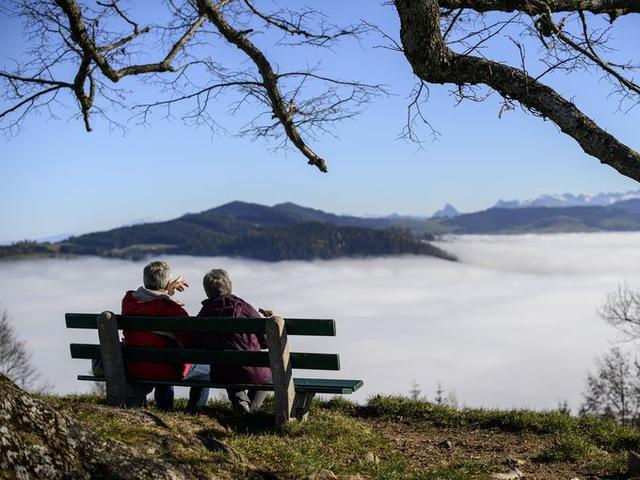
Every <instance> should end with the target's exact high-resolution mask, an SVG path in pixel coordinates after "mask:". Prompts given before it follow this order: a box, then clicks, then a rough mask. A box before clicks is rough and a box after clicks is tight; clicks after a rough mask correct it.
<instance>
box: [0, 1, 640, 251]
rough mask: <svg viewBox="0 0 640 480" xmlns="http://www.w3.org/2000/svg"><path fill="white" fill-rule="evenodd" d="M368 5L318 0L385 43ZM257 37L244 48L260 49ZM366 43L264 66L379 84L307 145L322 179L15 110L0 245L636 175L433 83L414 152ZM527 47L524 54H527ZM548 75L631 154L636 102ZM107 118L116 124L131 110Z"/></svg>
mask: <svg viewBox="0 0 640 480" xmlns="http://www.w3.org/2000/svg"><path fill="white" fill-rule="evenodd" d="M379 3H381V2H371V1H369V0H366V1H365V0H362V1H350V2H344V1H340V2H338V1H328V2H322V4H323V8H324V9H325V11H326V13H327V14H328V16H329V18H330V19H331V21H333V22H335V23H349V22H353V21H357V20H358V19H360V18H365V19H366V20H368V21H371V22H373V23H377V24H379V25H380V26H381V27H382V28H383V29H384V30H385V31H387V32H388V33H389V34H391V35H393V36H394V37H397V35H398V33H397V32H398V21H397V17H396V15H395V13H394V11H393V9H392V8H391V7H388V6H387V7H385V6H382V5H380V4H379ZM135 13H137V14H141V15H144V12H135ZM639 27H640V17H638V16H636V17H635V18H633V17H632V16H628V17H627V18H623V19H622V20H619V22H618V24H617V25H616V28H615V30H614V33H615V44H614V46H616V47H617V48H618V49H619V50H620V51H619V52H617V53H616V55H619V56H620V57H624V56H625V54H629V55H627V56H631V54H632V51H633V46H634V45H637V32H638V28H639ZM0 32H1V33H0V40H1V41H2V42H1V44H2V47H0V66H1V67H8V66H9V65H10V61H9V60H8V58H22V57H21V55H22V52H23V50H24V48H25V47H24V45H23V44H22V36H21V25H20V23H19V22H18V21H17V20H15V19H8V18H6V17H1V18H0ZM261 40H262V39H261V38H257V39H256V43H257V44H258V45H261V43H260V42H261ZM380 43H381V40H380V39H379V38H377V37H375V36H369V37H367V38H365V39H364V40H363V41H362V42H361V43H359V44H358V43H356V42H347V43H345V44H342V45H340V46H339V47H336V48H335V49H334V50H333V51H328V52H327V51H324V52H320V53H318V52H305V53H304V55H303V56H301V55H292V52H293V50H292V49H290V48H289V49H286V48H280V49H273V50H270V52H271V58H272V59H273V61H274V62H276V63H278V64H281V65H285V66H286V65H294V64H295V65H304V64H305V62H308V63H314V61H315V58H314V56H316V57H317V56H318V55H320V56H321V57H322V59H323V61H324V64H325V65H326V71H327V73H333V74H337V75H338V76H341V77H343V78H349V79H361V80H363V81H367V82H376V83H384V84H386V85H388V88H389V90H390V91H391V92H392V95H391V96H390V97H389V98H380V99H379V100H378V101H376V102H375V103H374V104H372V105H371V106H370V107H369V108H368V109H367V111H366V112H365V113H364V114H363V115H362V116H360V117H357V118H356V119H355V120H350V121H346V122H344V123H342V124H340V125H339V126H338V128H337V129H336V132H335V133H336V136H335V137H333V136H330V135H326V136H321V137H319V138H318V139H317V140H316V141H314V142H312V145H313V147H314V148H315V150H316V151H317V152H318V153H319V154H320V155H321V156H322V157H324V158H326V160H327V162H328V164H329V173H328V174H321V173H319V172H317V171H316V170H315V169H314V168H312V167H310V166H308V165H307V164H306V161H305V160H304V159H303V158H302V156H301V155H300V154H298V153H297V152H295V151H287V152H282V151H277V152H274V151H273V149H272V148H271V147H272V146H273V145H271V144H264V143H261V142H250V141H249V140H248V139H247V138H240V137H237V136H229V135H215V136H212V135H211V132H210V131H208V130H207V129H205V128H194V127H190V126H186V125H184V124H183V123H182V122H181V121H180V120H173V121H167V120H164V119H162V118H160V117H161V116H160V115H157V116H156V117H155V118H154V119H153V120H152V122H151V124H150V126H137V125H135V124H133V123H130V124H128V127H129V131H128V133H127V134H126V135H124V136H123V135H122V134H121V133H120V132H110V131H109V129H108V126H107V125H105V124H104V123H101V122H100V121H96V122H95V124H94V131H93V132H91V133H86V132H85V131H84V129H83V127H82V125H81V122H80V121H78V120H77V119H69V117H71V116H72V114H73V110H72V108H69V109H68V110H61V117H62V119H59V120H51V119H49V118H47V117H46V116H44V115H41V116H31V117H29V118H28V120H27V121H26V122H25V123H24V129H23V132H22V133H21V134H20V135H18V136H17V137H14V138H11V139H5V138H1V139H0V201H1V202H2V204H3V209H2V213H1V215H0V220H1V221H0V240H17V239H21V238H40V237H45V236H48V235H54V234H58V233H67V232H68V233H81V232H86V231H92V230H96V229H105V228H110V227H114V226H118V225H121V224H124V223H127V222H130V221H131V220H134V219H138V218H148V217H151V218H154V219H158V220H159V219H168V218H172V217H176V216H179V215H181V214H183V213H185V212H196V211H201V210H205V209H208V208H211V207H214V206H217V205H220V204H222V203H226V202H228V201H232V200H244V201H250V202H257V203H262V204H269V205H271V204H275V203H279V202H284V201H292V202H296V203H299V204H302V205H307V206H311V207H316V208H321V209H324V210H327V211H332V212H338V213H343V212H344V213H346V212H349V213H355V214H388V213H392V212H399V213H402V214H419V215H424V214H430V213H432V212H433V211H434V210H436V209H437V208H440V207H441V206H442V205H443V204H444V203H446V202H451V203H453V204H454V205H455V206H456V207H457V208H459V209H460V210H463V211H473V210H478V209H482V208H486V207H488V206H490V205H492V204H493V203H494V202H495V201H496V200H497V199H498V198H503V199H513V198H520V199H522V198H530V197H535V196H537V195H540V194H544V193H564V192H572V193H581V192H601V191H626V190H635V189H638V185H637V182H634V181H632V180H629V179H627V178H625V177H623V176H621V175H619V174H618V173H616V172H615V171H613V170H612V169H610V168H608V167H605V166H602V165H600V164H599V162H598V161H597V160H596V159H594V158H592V157H589V156H588V155H586V154H585V153H583V152H582V150H581V149H580V148H579V146H578V145H577V144H576V143H575V141H574V140H572V139H570V138H568V137H566V136H564V135H563V134H561V133H560V132H559V130H558V128H557V127H555V126H554V125H553V124H552V123H551V122H544V121H542V120H541V119H539V118H534V117H532V116H530V115H526V114H524V113H522V112H521V111H519V110H516V111H513V112H507V113H506V114H505V115H503V116H502V118H501V119H499V118H498V111H499V102H498V98H497V95H493V96H492V97H491V98H490V99H489V100H488V101H486V102H484V103H481V104H477V103H465V104H462V105H460V106H457V107H456V106H455V102H454V100H453V99H451V98H450V96H449V94H448V90H449V89H448V87H436V86H434V87H432V88H431V97H430V100H429V103H428V104H427V107H426V112H427V115H428V117H429V119H430V121H431V122H432V123H433V125H434V127H435V128H436V129H437V130H438V131H439V132H440V133H441V136H440V138H439V140H438V141H436V142H431V141H427V142H426V143H425V145H424V149H423V150H419V149H417V148H416V146H415V145H414V144H409V143H406V142H404V141H401V140H398V139H397V137H398V134H399V132H400V130H401V128H402V124H403V121H404V119H405V112H406V110H405V109H406V105H407V99H406V97H407V95H408V94H409V92H410V90H411V87H412V85H413V78H412V75H411V70H410V68H409V65H408V63H407V62H406V60H405V59H404V57H402V56H401V55H400V54H398V53H394V52H390V51H388V50H384V49H379V48H374V47H375V46H376V45H379V44H380ZM217 48H218V49H219V50H216V51H215V56H216V59H218V60H219V61H222V62H224V61H235V59H236V58H237V53H236V52H235V50H233V49H232V48H231V47H226V46H224V45H222V44H220V45H219V47H217ZM530 48H531V56H532V57H533V55H534V53H535V48H537V47H535V46H530ZM492 54H493V55H496V56H498V57H503V58H506V59H508V58H512V55H513V52H512V47H509V49H508V50H507V49H505V48H503V47H502V46H501V45H497V47H496V48H494V50H493V51H492ZM307 55H308V56H307ZM534 68H535V65H534ZM547 82H548V83H550V84H551V85H552V86H554V87H555V88H557V89H559V90H560V91H561V92H563V93H565V94H567V95H569V96H571V97H575V101H576V102H577V104H578V105H579V106H580V107H581V108H582V109H583V110H584V111H585V112H586V113H587V114H588V115H590V116H592V117H593V118H595V119H596V120H597V121H598V122H599V123H600V124H601V125H602V126H604V127H605V128H606V129H608V130H609V131H611V132H612V133H614V134H615V135H616V136H618V138H620V139H621V140H623V141H625V142H627V143H628V144H629V145H630V146H632V147H635V148H636V149H637V148H639V146H638V136H637V133H638V127H637V125H638V124H639V120H640V109H635V110H633V111H631V112H630V113H628V114H626V115H623V114H621V113H619V112H616V106H617V105H616V103H615V101H613V100H611V99H609V100H608V99H607V94H608V93H609V89H608V86H607V85H606V84H605V83H604V82H603V81H602V79H601V78H600V77H599V76H598V75H589V74H587V73H579V74H575V75H572V76H569V77H566V76H564V75H563V74H556V75H554V76H550V77H548V78H547ZM126 86H128V87H131V88H138V87H139V86H140V84H138V83H136V82H128V83H126ZM143 88H145V87H143ZM68 105H69V106H70V107H71V106H72V103H71V102H69V103H68ZM227 111H228V103H225V102H224V101H222V102H221V103H220V104H216V105H215V106H214V113H215V115H216V118H217V119H218V121H220V122H221V123H223V124H225V125H228V126H229V130H230V131H231V132H233V131H234V128H235V127H237V126H239V125H240V124H241V123H242V120H243V119H245V120H246V118H248V115H249V113H250V112H245V113H243V114H241V115H240V117H239V118H229V117H228V116H227ZM116 117H117V118H119V119H120V120H122V121H126V120H127V118H128V117H129V115H128V114H127V113H126V112H122V113H118V114H116ZM424 133H425V136H428V133H427V132H424Z"/></svg>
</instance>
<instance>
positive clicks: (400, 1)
mask: <svg viewBox="0 0 640 480" xmlns="http://www.w3.org/2000/svg"><path fill="white" fill-rule="evenodd" d="M394 3H395V6H396V9H397V11H398V14H399V15H400V23H401V31H400V37H401V39H402V44H403V46H404V53H405V56H406V57H407V59H408V60H409V63H410V64H411V66H412V67H413V71H414V73H415V74H416V75H417V76H418V77H419V78H420V79H422V80H424V81H426V82H428V83H436V84H446V83H453V84H456V85H487V86H489V87H491V88H492V89H494V90H495V91H497V92H498V93H500V94H501V95H502V96H503V97H504V98H506V99H513V100H517V101H518V102H519V103H520V104H522V105H523V106H524V107H526V108H527V109H529V110H531V111H533V112H534V113H536V114H538V115H540V116H542V117H545V118H549V119H551V120H553V121H554V123H555V124H556V125H558V126H559V127H560V129H561V130H562V131H563V132H564V133H566V134H567V135H569V136H571V137H573V138H574V139H575V140H576V141H577V142H578V143H579V144H580V146H581V147H582V149H583V150H584V151H585V152H586V153H588V154H590V155H593V156H594V157H596V158H598V159H599V160H600V161H601V162H602V163H605V164H607V165H609V166H611V167H613V168H615V169H616V170H617V171H618V172H620V173H622V174H623V175H626V176H628V177H631V178H635V179H640V154H638V152H636V151H635V150H632V149H631V148H629V147H628V146H626V145H624V144H623V143H621V142H619V141H618V140H617V139H616V138H615V137H614V136H613V135H611V134H610V133H608V132H606V131H605V130H603V129H602V128H600V127H599V126H598V125H596V123H595V122H594V121H593V120H591V119H590V118H589V117H587V116H586V115H585V114H583V113H582V112H581V111H580V110H579V109H578V108H577V107H576V106H575V105H574V104H573V103H572V102H571V101H569V100H567V99H565V98H563V97H562V96H561V95H560V94H558V93H557V92H556V91H555V90H553V89H552V88H550V87H548V86H546V85H543V84H541V83H540V82H538V81H536V80H535V78H533V77H531V76H529V75H528V74H527V73H526V72H524V71H522V70H521V69H518V68H514V67H511V66H508V65H504V64H502V63H498V62H495V61H491V60H487V59H484V58H480V57H474V56H471V55H460V54H458V53H455V52H453V51H452V50H450V49H449V48H448V47H447V45H446V44H445V43H444V40H443V38H442V34H441V30H440V6H441V5H440V2H438V1H437V0H419V1H418V0H415V1H410V0H395V2H394ZM452 7H455V6H452Z"/></svg>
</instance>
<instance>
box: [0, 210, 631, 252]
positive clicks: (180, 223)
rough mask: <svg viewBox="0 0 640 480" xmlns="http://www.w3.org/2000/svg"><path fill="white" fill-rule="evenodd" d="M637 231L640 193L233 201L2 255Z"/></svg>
mask: <svg viewBox="0 0 640 480" xmlns="http://www.w3.org/2000/svg"><path fill="white" fill-rule="evenodd" d="M607 198H608V197H607ZM451 212H453V210H452V211H451ZM639 230H640V199H637V198H630V199H626V200H621V201H618V202H616V203H613V204H611V205H607V206H577V207H576V206H572V207H525V208H490V209H488V210H483V211H480V212H474V213H464V214H459V215H453V214H451V215H446V216H437V217H432V218H430V219H425V218H416V217H402V216H398V215H395V216H389V217H381V218H365V217H355V216H349V215H335V214H332V213H327V212H323V211H321V210H316V209H312V208H307V207H302V206H300V205H296V204H293V203H282V204H278V205H275V206H273V207H267V206H264V205H257V204H253V203H245V202H231V203H228V204H225V205H222V206H220V207H217V208H213V209H210V210H206V211H204V212H200V213H189V214H186V215H183V216H182V217H179V218H176V219H173V220H168V221H165V222H154V223H144V224H139V225H130V226H124V227H120V228H115V229H112V230H108V231H104V232H96V233H89V234H85V235H79V236H75V237H70V238H68V239H66V240H64V241H61V242H54V243H36V242H19V243H16V244H13V245H9V246H0V258H15V257H32V256H60V255H96V256H102V257H113V258H129V259H140V258H144V257H147V256H149V255H156V254H176V255H178V254H181V255H195V256H232V257H243V258H252V259H257V260H265V261H280V260H313V259H333V258H341V257H367V256H388V255H404V254H411V255H428V256H434V257H438V258H443V259H447V260H453V259H454V257H453V256H452V255H450V254H448V253H447V252H445V251H443V250H441V249H439V248H437V247H435V246H433V245H432V244H430V243H429V242H430V241H432V240H434V239H435V237H436V236H438V235H444V234H458V235H459V234H518V233H559V232H599V231H639Z"/></svg>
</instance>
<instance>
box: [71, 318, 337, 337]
mask: <svg viewBox="0 0 640 480" xmlns="http://www.w3.org/2000/svg"><path fill="white" fill-rule="evenodd" d="M98 315H99V314H97V313H66V314H65V321H66V325H67V328H84V329H92V330H95V329H96V328H97V318H98ZM116 320H117V322H118V328H119V329H120V330H122V329H124V328H126V329H131V330H160V331H167V332H200V333H202V332H210V333H256V334H263V333H264V321H265V319H264V318H233V317H143V316H133V315H126V316H124V315H116ZM284 321H285V325H286V328H287V335H313V336H325V337H334V336H335V335H336V323H335V321H334V320H332V319H310V318H285V320H284Z"/></svg>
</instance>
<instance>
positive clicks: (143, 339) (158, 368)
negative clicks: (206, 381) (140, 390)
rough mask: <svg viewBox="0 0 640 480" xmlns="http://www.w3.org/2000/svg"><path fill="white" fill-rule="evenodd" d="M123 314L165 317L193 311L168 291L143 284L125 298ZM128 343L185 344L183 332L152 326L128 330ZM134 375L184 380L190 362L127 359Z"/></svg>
mask: <svg viewBox="0 0 640 480" xmlns="http://www.w3.org/2000/svg"><path fill="white" fill-rule="evenodd" d="M122 314H123V315H141V316H147V315H155V316H162V317H169V316H175V317H181V316H184V317H187V316H189V314H188V313H187V311H186V310H185V309H184V307H183V306H182V305H180V304H179V303H177V302H176V301H174V300H173V299H172V298H171V297H169V296H168V295H167V294H162V293H160V292H157V291H153V290H150V289H147V288H145V287H140V288H139V289H138V290H136V291H128V292H127V293H126V294H125V296H124V298H123V299H122ZM123 336H124V342H123V343H124V345H125V346H129V347H160V348H176V347H179V346H181V342H180V340H179V338H180V334H178V336H177V337H176V335H174V334H172V333H170V332H158V331H149V330H124V331H123ZM127 369H128V371H129V373H130V374H131V376H133V377H134V378H138V379H147V380H180V379H182V378H183V376H184V375H186V373H187V371H188V369H189V365H188V364H183V363H164V362H134V361H130V362H127Z"/></svg>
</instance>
